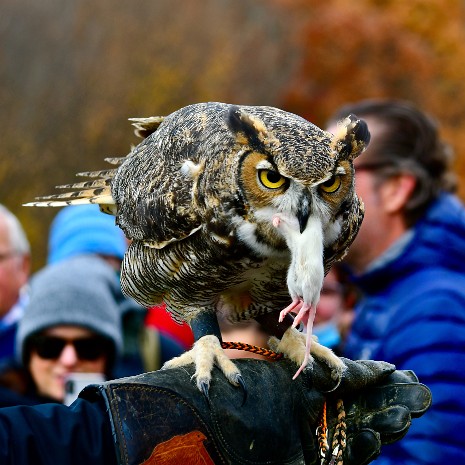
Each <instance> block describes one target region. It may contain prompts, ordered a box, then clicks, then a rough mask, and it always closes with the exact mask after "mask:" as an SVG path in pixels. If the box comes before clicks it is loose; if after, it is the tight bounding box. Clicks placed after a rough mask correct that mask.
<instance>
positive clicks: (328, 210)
mask: <svg viewBox="0 0 465 465" xmlns="http://www.w3.org/2000/svg"><path fill="white" fill-rule="evenodd" d="M229 127H230V128H231V130H232V131H233V132H234V133H235V134H236V140H237V143H238V144H239V147H240V154H241V155H240V160H239V181H240V188H241V193H242V196H243V201H244V204H245V205H246V208H245V209H244V210H245V211H246V212H247V215H246V217H245V220H246V223H247V222H250V223H254V234H253V235H254V236H257V235H261V236H263V237H260V238H257V237H254V238H252V234H251V228H250V227H249V226H247V224H244V225H243V226H242V230H243V231H242V233H243V238H246V240H247V242H248V243H254V244H255V246H256V247H255V248H257V247H258V248H263V247H262V245H263V243H265V242H267V241H266V240H263V239H264V238H265V237H268V238H269V239H270V241H271V242H273V241H274V240H276V237H281V239H282V238H283V237H282V234H280V232H279V231H277V230H276V228H273V227H270V224H271V225H272V224H273V218H274V217H275V215H277V214H278V215H279V216H280V218H283V219H285V220H286V222H287V223H288V224H289V225H290V226H291V227H292V228H293V229H294V230H296V231H297V232H299V233H300V234H301V233H302V232H303V231H304V230H305V228H306V226H307V222H308V220H309V218H310V217H312V218H318V220H319V221H320V222H321V227H322V229H323V239H324V245H325V247H330V246H331V245H332V244H334V243H335V242H336V241H337V242H341V239H343V240H342V243H343V244H344V247H345V246H346V244H347V239H348V237H347V236H351V238H352V236H353V237H355V234H356V232H357V231H358V227H359V222H360V221H361V217H362V216H363V209H362V206H361V202H360V201H359V199H358V198H357V196H356V194H355V191H354V168H353V160H354V159H355V158H356V157H357V156H359V155H360V154H361V153H362V152H363V150H364V149H365V147H366V146H367V144H368V142H369V139H370V135H369V132H368V128H367V125H366V123H365V122H364V121H363V120H360V119H358V118H356V117H355V116H354V115H350V116H349V117H347V118H346V119H345V120H344V121H341V122H340V124H339V126H338V132H337V134H335V135H333V134H331V133H329V132H326V131H323V130H322V129H320V128H318V127H317V126H315V125H313V124H312V123H310V122H308V121H306V120H304V119H303V118H300V117H298V116H297V115H293V114H290V113H287V112H284V111H282V110H278V109H276V108H270V107H235V108H234V107H233V108H232V109H231V110H230V112H229ZM348 222H352V224H351V225H348V224H347V223H348ZM356 223H357V226H356V225H355V224H356ZM341 234H342V235H345V236H346V237H345V238H341ZM284 239H285V238H284ZM260 242H261V244H259V243H260ZM350 242H351V240H350ZM328 255H331V254H328Z"/></svg>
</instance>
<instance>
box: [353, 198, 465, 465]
mask: <svg viewBox="0 0 465 465" xmlns="http://www.w3.org/2000/svg"><path fill="white" fill-rule="evenodd" d="M354 280H355V282H356V284H357V286H358V287H359V288H360V289H361V291H362V293H363V296H362V299H361V301H360V302H359V304H358V305H357V308H356V316H355V322H354V325H353V328H352V333H351V334H350V336H349V338H348V341H347V345H346V348H345V353H344V355H346V356H347V357H349V358H352V359H375V360H385V361H388V362H391V363H393V364H395V365H396V366H397V368H398V369H410V370H413V371H414V372H415V373H416V374H417V376H418V377H419V379H420V381H421V382H422V383H424V384H426V385H427V386H429V388H430V389H431V391H432V394H433V404H432V407H431V409H430V410H429V411H428V412H426V413H425V415H424V416H423V417H422V418H420V419H418V420H415V421H414V422H413V424H412V427H411V429H410V431H409V433H408V434H407V436H406V437H405V438H404V439H403V440H402V441H400V442H398V443H395V444H393V445H390V446H386V447H384V448H383V451H382V454H381V456H380V457H379V458H378V460H376V461H375V462H374V463H376V464H377V465H393V464H396V465H397V464H403V465H413V464H415V465H420V464H421V465H425V464H431V465H432V464H434V465H440V464H451V463H464V464H465V436H464V431H465V209H464V207H463V206H462V205H461V204H460V202H459V201H458V200H457V199H456V198H455V197H453V196H451V195H447V194H444V195H442V196H441V197H440V198H439V199H438V200H437V201H436V202H435V203H434V204H433V205H432V206H431V207H430V208H429V210H428V211H427V213H426V215H425V216H424V217H423V218H422V219H421V220H420V221H419V222H418V223H417V224H416V226H415V227H414V229H413V236H412V239H411V240H410V242H409V243H408V245H407V246H406V248H405V249H404V250H403V251H402V252H401V253H400V255H398V256H397V257H396V258H393V259H391V260H390V261H389V262H387V263H384V264H383V265H381V267H378V268H376V269H373V270H372V271H371V272H368V273H366V274H365V275H362V276H359V277H356V278H354Z"/></svg>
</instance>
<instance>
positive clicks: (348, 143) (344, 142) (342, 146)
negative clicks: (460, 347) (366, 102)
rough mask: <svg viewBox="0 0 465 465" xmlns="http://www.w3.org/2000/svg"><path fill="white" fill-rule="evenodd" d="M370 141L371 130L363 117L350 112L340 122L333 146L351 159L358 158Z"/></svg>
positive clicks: (344, 156)
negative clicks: (360, 117)
mask: <svg viewBox="0 0 465 465" xmlns="http://www.w3.org/2000/svg"><path fill="white" fill-rule="evenodd" d="M369 142H370V131H369V130H368V125H367V123H366V122H365V121H364V120H363V119H359V118H357V117H356V116H355V115H353V114H350V115H349V116H347V117H346V118H344V119H343V120H342V121H340V122H339V123H338V131H337V132H336V134H335V137H334V140H333V146H334V148H335V149H336V150H337V151H338V152H339V155H340V157H342V158H345V159H349V160H353V159H354V158H357V157H358V156H359V155H360V154H361V153H362V152H363V151H364V150H365V149H366V148H367V146H368V144H369Z"/></svg>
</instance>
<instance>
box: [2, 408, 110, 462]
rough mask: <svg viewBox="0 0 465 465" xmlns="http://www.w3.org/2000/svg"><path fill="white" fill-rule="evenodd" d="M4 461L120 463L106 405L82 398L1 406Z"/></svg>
mask: <svg viewBox="0 0 465 465" xmlns="http://www.w3.org/2000/svg"><path fill="white" fill-rule="evenodd" d="M0 463H1V464H2V465H9V464H12V465H13V464H14V465H29V464H31V463H33V464H36V465H49V464H52V463H54V464H67V465H82V464H85V465H102V464H106V465H112V464H115V465H116V453H115V449H114V445H113V441H112V433H111V426H110V422H109V419H108V415H107V414H106V412H105V408H104V407H103V406H101V405H99V404H98V403H95V404H94V403H91V402H88V401H86V400H83V399H78V400H76V402H74V403H73V404H72V405H71V407H66V406H65V405H62V404H43V405H39V406H36V407H29V406H18V407H9V408H4V409H0Z"/></svg>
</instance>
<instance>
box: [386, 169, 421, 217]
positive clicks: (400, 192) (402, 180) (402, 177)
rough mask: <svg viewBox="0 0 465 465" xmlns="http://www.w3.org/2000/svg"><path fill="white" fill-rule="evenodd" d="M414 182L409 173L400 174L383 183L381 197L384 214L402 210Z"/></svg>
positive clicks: (413, 187) (411, 191)
mask: <svg viewBox="0 0 465 465" xmlns="http://www.w3.org/2000/svg"><path fill="white" fill-rule="evenodd" d="M416 182H417V181H416V179H415V177H414V176H413V175H412V174H409V173H400V174H398V175H396V176H392V177H390V178H389V179H387V180H385V181H384V182H383V185H382V188H381V195H382V199H383V205H384V210H385V211H386V213H391V214H392V213H398V212H400V211H402V210H403V209H404V207H405V205H406V204H407V202H408V200H409V199H410V197H411V196H412V193H413V190H414V189H415V185H416Z"/></svg>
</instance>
